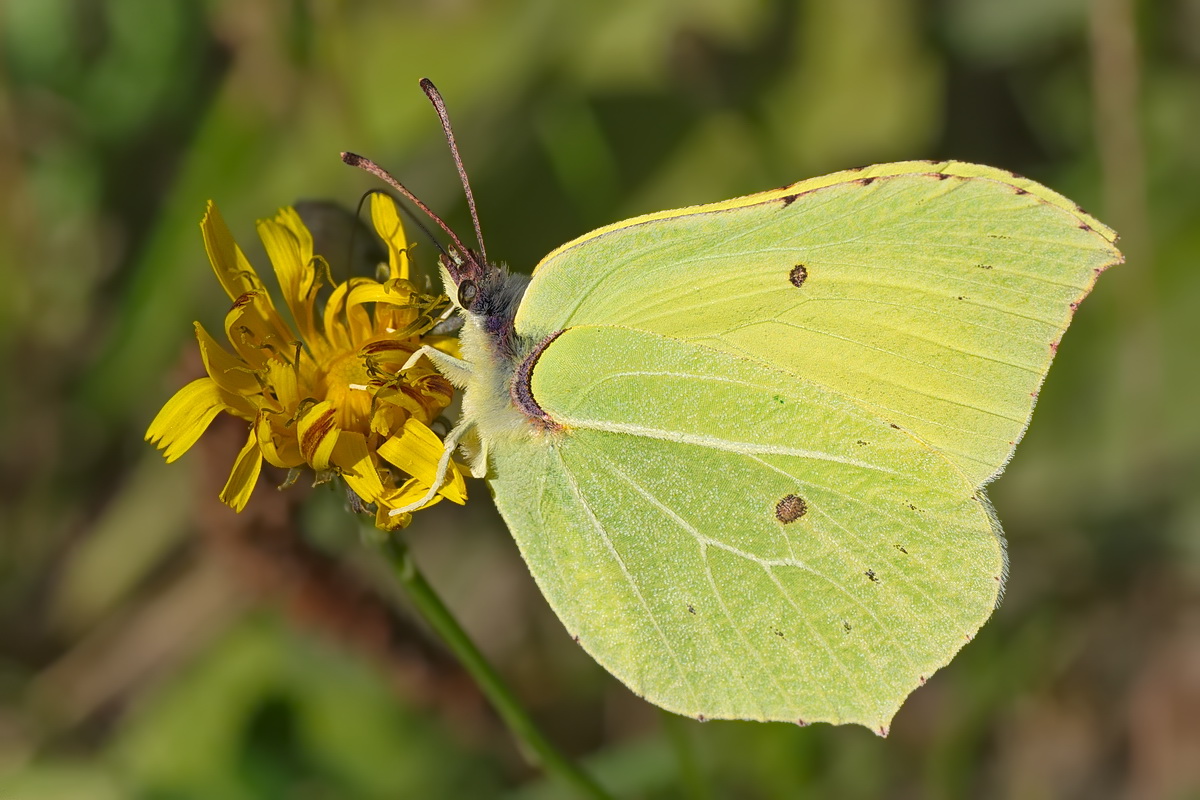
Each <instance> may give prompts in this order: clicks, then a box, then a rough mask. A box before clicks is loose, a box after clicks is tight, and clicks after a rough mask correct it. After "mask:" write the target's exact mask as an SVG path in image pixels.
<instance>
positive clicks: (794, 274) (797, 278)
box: [788, 264, 808, 289]
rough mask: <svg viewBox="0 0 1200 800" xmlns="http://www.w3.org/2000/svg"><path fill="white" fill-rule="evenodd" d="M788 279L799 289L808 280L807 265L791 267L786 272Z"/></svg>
mask: <svg viewBox="0 0 1200 800" xmlns="http://www.w3.org/2000/svg"><path fill="white" fill-rule="evenodd" d="M788 280H789V281H791V282H792V286H795V287H796V288H797V289H799V288H800V287H801V286H803V285H804V282H805V281H806V280H808V267H806V266H804V265H803V264H797V265H796V266H794V267H792V271H791V272H789V273H788Z"/></svg>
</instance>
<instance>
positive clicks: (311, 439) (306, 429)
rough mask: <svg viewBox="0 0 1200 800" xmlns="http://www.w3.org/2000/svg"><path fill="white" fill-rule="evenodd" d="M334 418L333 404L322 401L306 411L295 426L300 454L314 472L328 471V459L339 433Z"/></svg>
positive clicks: (335, 416)
mask: <svg viewBox="0 0 1200 800" xmlns="http://www.w3.org/2000/svg"><path fill="white" fill-rule="evenodd" d="M336 418H337V409H335V408H334V407H333V403H331V402H329V401H328V400H322V401H321V402H319V403H317V404H315V405H314V406H313V407H312V408H310V409H308V411H306V412H305V414H304V416H302V417H301V418H300V421H299V422H298V423H297V424H296V432H297V434H298V435H299V439H300V453H301V454H302V455H303V456H304V460H305V461H307V462H308V463H309V465H310V466H311V467H312V468H313V469H315V470H323V469H329V463H330V462H329V459H330V456H332V455H333V448H334V446H336V445H337V440H338V435H339V434H340V433H341V431H340V430H339V429H338V427H337V425H336V424H335V423H334V420H335V419H336Z"/></svg>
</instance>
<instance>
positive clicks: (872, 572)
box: [863, 569, 879, 583]
mask: <svg viewBox="0 0 1200 800" xmlns="http://www.w3.org/2000/svg"><path fill="white" fill-rule="evenodd" d="M863 575H866V576H867V580H869V581H870V582H871V583H879V578H878V576H876V575H875V570H873V569H869V570H867V571H866V572H864V573H863Z"/></svg>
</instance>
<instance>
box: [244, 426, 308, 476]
mask: <svg viewBox="0 0 1200 800" xmlns="http://www.w3.org/2000/svg"><path fill="white" fill-rule="evenodd" d="M277 418H278V415H276V414H269V413H265V412H264V413H261V414H259V415H258V419H257V420H255V423H254V431H255V433H257V434H258V447H259V449H260V450H262V454H263V458H265V459H266V460H267V461H268V462H269V463H271V464H274V465H275V466H277V467H283V468H286V469H291V468H292V467H298V466H300V465H301V464H303V463H304V456H302V455H301V454H300V445H299V443H298V442H297V441H296V432H295V429H294V428H284V429H283V431H282V432H280V431H279V430H278V429H277V428H276V427H275V424H274V422H275V420H276V419H277Z"/></svg>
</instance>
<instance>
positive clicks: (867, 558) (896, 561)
mask: <svg viewBox="0 0 1200 800" xmlns="http://www.w3.org/2000/svg"><path fill="white" fill-rule="evenodd" d="M422 87H423V88H424V90H425V92H426V94H427V95H428V96H429V98H430V99H431V101H432V102H433V104H434V106H435V108H436V109H437V111H438V114H439V116H440V118H441V120H442V124H443V129H444V131H445V133H446V137H447V141H448V142H449V144H450V148H451V152H452V154H453V156H454V160H455V163H456V165H458V167H459V171H460V175H461V177H462V181H463V186H464V190H465V192H466V194H467V200H468V204H469V206H470V208H471V214H472V219H473V220H474V222H475V228H476V234H477V236H479V242H480V245H479V249H478V251H475V250H471V249H470V248H468V247H466V246H465V245H463V244H462V242H461V240H459V239H458V237H457V236H455V235H454V233H453V231H451V230H450V229H449V228H448V227H447V226H446V225H445V224H444V223H442V222H441V220H440V219H438V218H437V217H436V215H434V214H433V213H432V212H431V211H429V210H428V209H427V208H426V207H425V206H424V205H422V204H420V201H418V200H416V198H414V197H412V195H411V193H410V192H408V190H407V189H405V188H404V187H403V186H402V185H400V184H399V183H398V182H396V181H395V179H394V178H392V177H391V176H390V175H387V174H386V173H385V172H384V171H383V170H382V169H381V168H379V167H378V166H376V165H374V163H373V162H370V161H367V160H366V159H363V158H362V157H361V156H356V155H354V154H349V153H347V154H343V159H344V160H345V161H347V163H351V164H354V165H357V166H360V167H363V168H366V169H368V170H369V171H372V172H375V173H376V174H378V175H380V176H381V177H383V178H384V179H385V180H388V181H389V182H391V183H392V185H393V186H395V187H396V188H397V189H399V190H400V191H401V192H403V193H404V194H405V195H406V196H408V197H409V198H410V200H413V201H414V202H416V203H417V204H418V205H419V206H420V207H421V208H422V209H423V210H424V211H426V213H428V214H429V215H430V216H431V217H432V218H433V219H434V220H435V221H436V222H438V223H439V224H440V225H442V227H443V229H445V230H446V232H447V233H448V234H449V235H450V237H451V239H452V241H453V245H452V246H451V247H450V249H449V250H448V252H447V254H446V255H444V256H443V258H442V259H441V265H442V272H443V280H444V283H445V287H446V291H447V293H448V295H449V296H450V298H451V299H452V301H453V303H454V305H455V307H456V309H457V311H458V313H459V314H460V315H461V316H462V317H463V326H462V330H461V334H460V345H461V358H455V357H453V356H450V355H447V354H446V353H443V352H439V351H437V350H433V349H432V348H430V349H427V350H425V351H424V354H425V355H427V356H428V357H429V358H430V359H431V360H432V361H433V362H434V364H435V365H436V366H437V368H438V369H439V370H440V371H441V372H442V373H443V374H444V375H445V376H446V377H447V378H448V379H449V380H450V381H451V382H452V383H454V384H455V385H456V386H457V387H458V388H459V389H461V390H462V392H463V396H462V416H461V419H460V421H459V422H458V423H457V425H456V426H455V427H454V429H453V430H452V431H451V432H450V434H449V435H448V436H447V438H446V450H445V453H444V454H443V458H442V463H441V467H442V470H443V471H444V469H445V466H446V464H447V463H448V461H449V459H450V457H451V455H452V453H454V452H456V451H457V450H458V449H459V448H461V449H462V451H463V452H464V453H465V454H467V456H468V457H469V459H470V465H471V470H472V472H473V473H474V474H475V475H476V476H483V477H485V479H486V481H487V485H488V487H489V489H490V491H491V493H492V495H493V497H494V500H495V503H496V506H497V507H498V509H499V510H500V513H501V515H502V516H503V518H504V520H505V522H506V523H507V525H508V527H509V530H510V531H511V533H512V536H513V538H514V539H515V540H516V543H517V546H518V547H519V548H520V551H521V555H522V556H523V557H524V559H525V562H526V563H527V564H528V566H529V569H530V572H531V573H532V574H533V577H534V579H535V580H536V582H537V584H538V586H539V587H540V589H541V591H542V593H543V594H544V595H545V597H546V599H547V601H548V602H549V603H550V606H551V607H552V608H553V609H554V611H555V613H556V614H557V615H558V618H559V619H560V620H561V621H562V623H563V625H564V626H565V628H566V630H567V632H568V633H569V634H570V635H571V636H572V637H573V638H574V640H575V641H576V642H578V643H579V644H580V645H581V646H582V647H583V648H584V649H585V650H586V651H587V652H588V653H589V654H591V656H592V657H593V658H595V660H596V661H597V662H599V663H600V664H601V665H603V666H604V667H605V668H606V669H607V670H608V671H610V672H611V673H612V674H613V675H615V676H616V677H617V678H618V679H620V680H621V681H622V682H624V683H625V684H626V685H627V686H628V687H629V688H630V690H632V691H633V692H634V693H635V694H637V695H639V696H641V697H643V698H645V699H646V700H648V701H650V702H652V703H655V704H657V705H659V706H661V707H663V708H666V709H668V710H670V711H674V712H677V713H680V714H685V715H688V716H692V717H694V718H697V719H701V720H704V719H717V718H737V719H753V720H787V721H791V722H798V723H801V724H807V723H811V722H818V721H825V722H831V723H858V724H862V725H865V726H867V727H868V728H871V729H872V730H874V731H876V732H877V733H880V734H882V735H886V733H887V730H888V726H889V725H890V721H891V719H892V717H893V715H894V714H895V713H896V711H897V710H898V709H899V707H900V705H901V704H902V703H903V701H904V699H905V698H906V697H907V696H908V695H909V694H910V693H911V692H912V691H913V690H914V689H916V688H917V687H918V686H920V685H922V684H923V683H924V682H925V681H926V679H927V678H928V677H929V676H930V675H931V674H932V673H933V672H934V671H936V670H937V669H939V668H940V667H942V666H944V665H946V664H947V663H948V662H949V661H950V659H951V658H952V657H953V656H954V654H955V653H956V652H957V651H958V650H959V649H960V648H961V647H963V645H964V644H966V643H967V642H968V641H969V640H970V639H971V638H972V637H973V636H974V635H975V633H976V632H977V631H978V630H979V628H980V627H981V626H982V625H983V624H984V622H985V621H986V620H987V619H988V617H989V616H990V615H991V613H992V611H993V609H994V608H995V607H996V605H997V603H998V602H999V600H1000V597H1001V594H1002V591H1003V586H1004V580H1005V576H1006V555H1005V546H1004V539H1003V534H1002V531H1001V528H1000V523H999V521H998V520H997V518H996V514H995V512H994V510H993V509H992V506H991V504H990V503H989V502H988V499H987V496H986V494H985V492H984V487H985V486H986V484H988V483H989V482H990V481H991V480H993V479H994V478H995V477H996V476H997V475H998V474H999V473H1000V472H1001V471H1002V470H1003V468H1004V466H1005V464H1006V463H1007V462H1008V460H1009V458H1010V457H1011V456H1012V453H1013V449H1014V447H1015V446H1016V444H1017V442H1018V441H1019V440H1020V439H1021V437H1022V435H1023V433H1024V431H1025V429H1026V426H1027V425H1028V423H1029V419H1030V415H1031V413H1032V411H1033V406H1034V403H1035V401H1036V399H1037V393H1038V390H1039V387H1040V386H1041V384H1042V382H1043V380H1044V379H1045V377H1046V372H1047V370H1048V369H1049V367H1050V362H1051V360H1052V359H1053V357H1054V355H1055V353H1056V351H1057V348H1058V344H1059V341H1060V340H1061V338H1062V335H1063V333H1064V331H1065V330H1066V328H1067V326H1068V324H1069V323H1070V321H1071V318H1072V316H1073V314H1074V313H1075V310H1076V308H1077V307H1078V305H1079V302H1080V301H1081V300H1082V299H1083V297H1084V296H1085V295H1087V294H1088V292H1089V291H1090V290H1091V288H1092V286H1093V285H1094V283H1095V281H1096V278H1097V276H1099V274H1100V273H1101V272H1103V271H1104V270H1105V269H1107V268H1108V267H1110V266H1113V265H1115V264H1118V263H1120V262H1121V261H1122V256H1121V254H1120V252H1119V251H1118V250H1117V249H1116V247H1115V241H1116V234H1115V232H1114V231H1113V230H1111V229H1110V228H1108V227H1106V226H1105V225H1104V224H1102V223H1101V222H1099V221H1098V220H1097V219H1095V218H1094V217H1092V216H1090V215H1089V214H1087V213H1086V212H1085V211H1083V209H1081V208H1080V207H1078V206H1077V205H1075V204H1074V203H1073V202H1071V201H1070V200H1068V199H1066V198H1065V197H1063V196H1062V195H1060V194H1057V193H1055V192H1054V191H1052V190H1050V189H1048V188H1046V187H1044V186H1041V185H1039V184H1037V183H1035V182H1033V181H1031V180H1027V179H1025V178H1021V177H1019V176H1016V175H1014V174H1012V173H1009V172H1006V171H1003V170H999V169H994V168H991V167H986V166H980V165H975V164H968V163H962V162H955V161H941V162H927V161H911V162H902V163H895V164H881V165H876V166H869V167H863V168H859V169H851V170H846V171H843V172H837V173H834V174H832V175H827V176H824V177H819V178H813V179H810V180H806V181H801V182H800V183H796V184H792V185H790V186H785V187H783V188H781V189H775V190H772V191H766V192H762V193H760V194H754V195H750V196H747V197H739V198H735V199H733V200H727V201H724V202H719V203H712V204H709V205H699V206H693V207H689V208H683V209H678V210H672V211H663V212H659V213H653V214H647V215H645V216H640V217H636V218H634V219H630V220H626V221H624V222H618V223H616V224H613V225H609V226H607V227H603V228H600V229H599V230H596V231H593V232H591V233H588V234H585V235H583V236H581V237H579V238H578V239H575V240H574V241H572V242H569V243H567V244H564V245H563V246H561V247H559V248H558V249H556V250H554V251H553V252H551V253H550V254H549V255H548V256H546V257H545V258H544V259H543V260H542V261H541V263H540V264H538V266H537V267H536V269H534V270H533V274H532V277H531V278H530V277H526V276H522V275H517V274H509V273H507V272H506V271H505V270H503V269H501V268H499V267H497V266H494V265H493V264H492V263H491V262H489V261H488V260H487V256H486V251H485V250H484V248H483V244H482V236H481V235H479V223H478V215H477V214H476V213H475V204H474V199H473V197H472V195H471V190H470V185H469V183H468V181H467V179H466V174H465V171H463V169H462V166H461V164H462V162H461V159H460V157H459V154H458V148H457V145H456V144H455V143H454V137H453V133H452V131H451V129H450V125H449V120H448V117H447V114H446V111H445V105H444V103H443V102H442V98H441V96H440V95H439V94H438V92H437V90H436V89H435V88H434V87H433V84H432V83H430V82H429V81H428V80H424V81H422ZM435 488H436V482H435V487H434V488H431V489H430V493H431V495H432V493H433V491H435Z"/></svg>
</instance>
